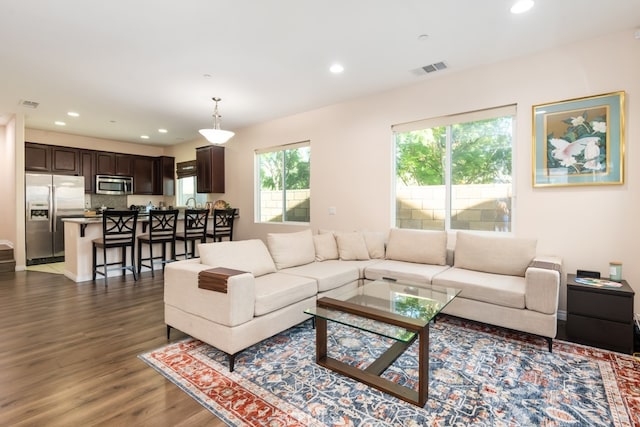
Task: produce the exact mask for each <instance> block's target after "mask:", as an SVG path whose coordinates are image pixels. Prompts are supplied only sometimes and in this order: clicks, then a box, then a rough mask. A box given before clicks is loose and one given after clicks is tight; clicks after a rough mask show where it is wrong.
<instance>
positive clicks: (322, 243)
mask: <svg viewBox="0 0 640 427" xmlns="http://www.w3.org/2000/svg"><path fill="white" fill-rule="evenodd" d="M313 246H314V247H315V248H316V261H326V260H330V259H338V258H339V254H338V245H337V244H336V238H335V237H334V236H333V233H326V234H316V235H314V236H313Z"/></svg>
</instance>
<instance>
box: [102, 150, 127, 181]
mask: <svg viewBox="0 0 640 427" xmlns="http://www.w3.org/2000/svg"><path fill="white" fill-rule="evenodd" d="M134 157H135V156H132V155H131V154H120V153H111V152H107V151H100V152H98V153H97V154H96V174H97V175H117V176H133V159H134Z"/></svg>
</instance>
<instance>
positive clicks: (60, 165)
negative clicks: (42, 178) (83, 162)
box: [51, 146, 80, 175]
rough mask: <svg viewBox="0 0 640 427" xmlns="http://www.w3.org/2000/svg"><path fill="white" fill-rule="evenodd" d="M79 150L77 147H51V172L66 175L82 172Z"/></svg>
mask: <svg viewBox="0 0 640 427" xmlns="http://www.w3.org/2000/svg"><path fill="white" fill-rule="evenodd" d="M78 153H79V150H78V149H77V148H67V147H56V146H52V147H51V172H53V173H57V174H64V175H78V174H79V173H80V159H79V155H78Z"/></svg>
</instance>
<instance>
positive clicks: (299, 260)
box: [267, 230, 316, 270]
mask: <svg viewBox="0 0 640 427" xmlns="http://www.w3.org/2000/svg"><path fill="white" fill-rule="evenodd" d="M267 245H268V246H269V252H270V253H271V256H272V257H273V261H274V262H275V263H276V268H277V269H278V270H282V269H283V268H289V267H296V266H298V265H304V264H309V263H310V262H313V261H314V260H315V259H316V249H315V247H314V246H313V234H311V230H304V231H298V232H295V233H269V234H268V235H267Z"/></svg>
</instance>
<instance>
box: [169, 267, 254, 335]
mask: <svg viewBox="0 0 640 427" xmlns="http://www.w3.org/2000/svg"><path fill="white" fill-rule="evenodd" d="M187 261H191V260H187ZM198 261H199V260H198ZM210 268H211V266H210V265H206V264H200V263H199V262H185V261H178V262H173V263H170V264H167V265H166V267H165V271H164V302H165V304H168V305H171V306H174V307H176V308H178V309H180V310H182V311H184V312H187V313H189V314H193V315H196V316H199V317H202V318H204V319H207V320H211V321H213V322H216V323H219V324H221V325H226V326H236V325H240V324H242V323H245V322H248V321H249V320H251V319H252V318H253V313H254V307H255V278H254V277H253V275H252V274H251V273H243V274H238V275H235V276H230V277H229V278H228V280H227V292H226V293H223V292H217V291H212V290H208V289H201V288H199V287H198V274H199V273H200V272H201V271H204V270H208V269H210Z"/></svg>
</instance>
